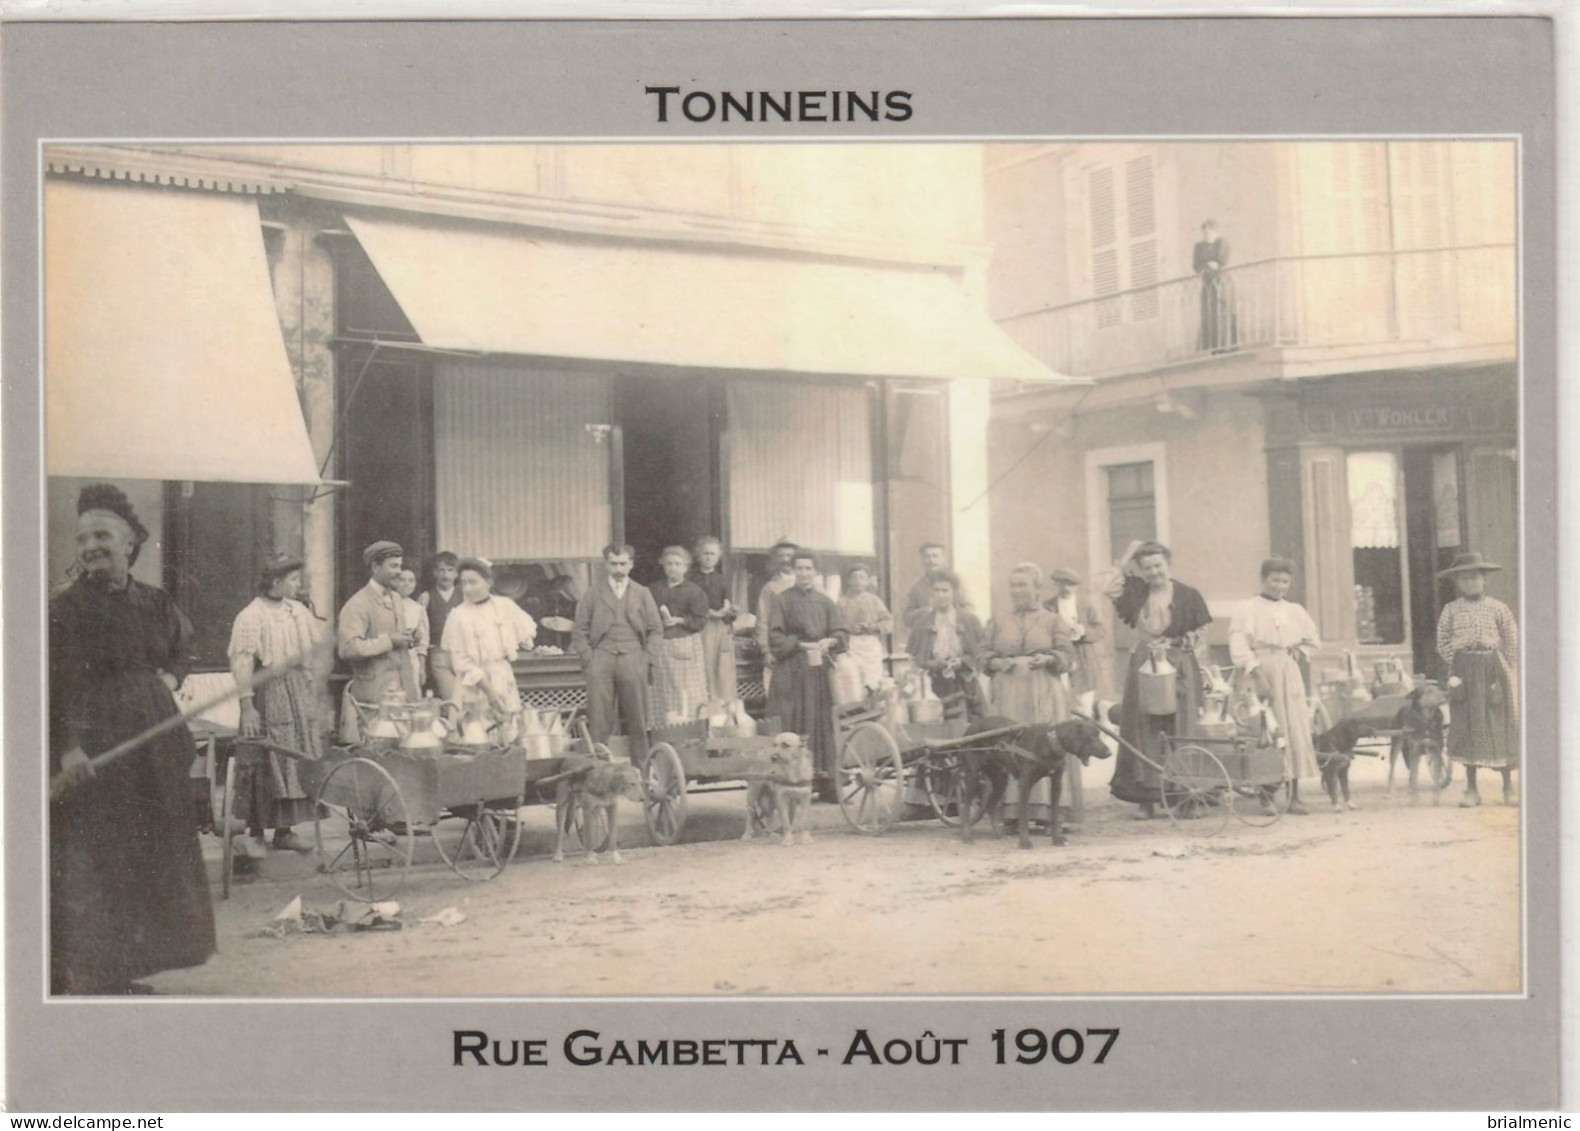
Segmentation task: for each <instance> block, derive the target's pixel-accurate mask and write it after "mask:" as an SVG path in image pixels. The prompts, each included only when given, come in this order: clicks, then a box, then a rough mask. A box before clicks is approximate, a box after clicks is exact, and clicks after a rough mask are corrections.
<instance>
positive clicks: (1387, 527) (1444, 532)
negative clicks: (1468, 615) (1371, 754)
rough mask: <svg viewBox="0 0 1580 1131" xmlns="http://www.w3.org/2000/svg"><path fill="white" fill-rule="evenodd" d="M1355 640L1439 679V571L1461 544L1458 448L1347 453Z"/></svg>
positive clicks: (1444, 594) (1448, 591)
mask: <svg viewBox="0 0 1580 1131" xmlns="http://www.w3.org/2000/svg"><path fill="white" fill-rule="evenodd" d="M1347 465H1348V466H1347V471H1348V479H1349V489H1350V519H1351V545H1352V553H1353V555H1354V558H1353V565H1354V573H1355V636H1356V641H1357V643H1359V644H1361V645H1362V646H1365V647H1372V648H1380V649H1397V651H1398V653H1399V654H1400V655H1401V656H1403V655H1404V654H1405V653H1406V652H1408V653H1409V656H1410V660H1411V663H1412V670H1413V671H1415V672H1418V673H1422V674H1426V675H1434V674H1436V673H1437V618H1438V614H1439V613H1440V612H1441V610H1442V608H1443V605H1444V603H1445V602H1447V601H1449V600H1452V598H1453V585H1452V583H1450V582H1448V581H1444V580H1441V579H1439V578H1438V576H1437V575H1438V572H1439V571H1440V570H1442V569H1445V568H1447V567H1448V566H1449V565H1451V564H1452V563H1453V560H1454V555H1455V554H1457V553H1459V552H1460V550H1461V549H1462V547H1463V546H1464V544H1465V535H1464V531H1465V515H1464V509H1463V507H1464V503H1463V495H1464V492H1463V491H1462V490H1461V483H1462V469H1461V467H1460V459H1459V452H1458V449H1456V448H1452V447H1434V446H1421V447H1408V448H1404V449H1402V450H1395V451H1353V452H1350V453H1349V454H1348V458H1347Z"/></svg>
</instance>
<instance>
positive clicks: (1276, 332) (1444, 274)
mask: <svg viewBox="0 0 1580 1131" xmlns="http://www.w3.org/2000/svg"><path fill="white" fill-rule="evenodd" d="M1514 263H1515V259H1514V245H1513V244H1508V243H1498V244H1481V245H1476V246H1467V247H1445V248H1422V249H1418V250H1407V251H1378V252H1352V253H1345V254H1336V255H1302V256H1290V257H1283V258H1276V259H1262V260H1255V261H1253V262H1249V263H1242V264H1237V265H1235V266H1232V267H1229V268H1226V269H1225V270H1224V271H1222V272H1221V273H1220V275H1219V278H1218V280H1217V282H1216V284H1212V283H1204V282H1203V279H1202V278H1201V277H1199V276H1196V275H1188V276H1184V277H1181V278H1177V279H1169V280H1167V281H1165V282H1161V283H1157V284H1154V285H1152V286H1147V287H1134V288H1132V289H1130V290H1127V291H1118V292H1115V293H1113V294H1109V295H1102V296H1099V297H1096V298H1092V299H1086V300H1084V301H1081V302H1073V303H1067V304H1065V305H1062V306H1053V307H1045V308H1044V309H1042V310H1034V311H1029V312H1027V313H1024V314H1018V315H1013V316H1011V317H1009V318H1006V319H1003V320H1001V322H1000V324H1001V325H1002V326H1003V327H1004V329H1005V330H1006V331H1007V332H1008V333H1009V334H1010V335H1011V336H1012V337H1013V338H1015V340H1016V341H1018V342H1019V343H1020V344H1021V346H1022V347H1024V348H1025V349H1027V350H1029V351H1030V352H1031V353H1032V354H1034V355H1035V356H1036V357H1037V358H1038V359H1040V360H1041V361H1043V362H1044V363H1046V364H1047V365H1049V366H1050V367H1052V368H1053V369H1055V370H1057V371H1058V372H1060V373H1068V374H1070V375H1072V376H1078V377H1103V376H1109V375H1114V374H1120V373H1127V372H1136V371H1144V370H1148V369H1154V368H1158V367H1162V366H1168V365H1176V364H1181V363H1185V362H1192V361H1197V360H1200V359H1203V358H1211V357H1213V356H1214V355H1221V354H1235V353H1242V352H1247V351H1255V350H1264V349H1269V348H1286V349H1287V348H1300V347H1311V346H1330V347H1367V346H1383V347H1393V346H1396V347H1398V348H1399V349H1400V350H1401V351H1403V350H1405V349H1408V348H1411V347H1416V348H1429V349H1430V348H1440V349H1448V348H1454V347H1462V346H1478V345H1491V344H1495V343H1512V342H1513V341H1514V337H1515V311H1514V296H1515V286H1514Z"/></svg>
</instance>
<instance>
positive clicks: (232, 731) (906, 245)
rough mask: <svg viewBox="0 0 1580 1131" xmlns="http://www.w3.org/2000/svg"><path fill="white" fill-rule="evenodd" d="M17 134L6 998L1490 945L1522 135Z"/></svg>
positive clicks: (765, 988) (1511, 710)
mask: <svg viewBox="0 0 1580 1131" xmlns="http://www.w3.org/2000/svg"><path fill="white" fill-rule="evenodd" d="M710 97H711V96H710ZM766 98H767V96H766V95H765V96H764V99H766ZM849 105H850V106H852V107H855V110H854V112H856V113H861V112H862V102H861V99H859V98H855V99H852V100H850V102H849ZM746 107H747V109H748V110H754V109H761V105H760V104H759V105H758V106H756V107H753V106H752V103H751V101H748V102H747V103H746ZM44 158H45V161H46V163H47V167H46V174H45V181H44V231H45V240H46V242H45V296H46V311H45V317H46V328H47V341H46V345H47V351H46V359H45V364H46V379H47V394H48V402H47V419H48V427H49V432H48V444H47V452H48V458H49V461H50V471H51V478H50V483H49V495H48V500H49V532H50V544H49V553H50V579H51V582H52V583H54V584H55V585H57V586H58V591H57V592H55V593H54V595H53V596H52V597H51V600H50V614H49V632H50V637H49V654H50V724H51V757H52V770H53V772H54V778H53V779H52V786H51V795H52V801H51V806H52V808H51V826H50V880H51V891H50V932H51V933H50V940H51V988H52V992H54V993H60V994H79V993H80V994H105V993H112V994H115V993H153V994H173V995H181V996H186V995H209V994H218V995H227V996H229V995H234V996H244V997H250V996H282V997H304V998H311V997H325V996H327V997H343V996H351V997H357V996H381V995H396V996H423V995H439V996H456V995H485V996H486V995H501V994H503V995H558V994H606V993H607V994H619V995H644V994H656V993H683V994H818V995H822V994H842V993H869V994H870V993H889V994H957V993H1046V992H1078V993H1092V992H1098V993H1135V992H1146V993H1163V994H1176V993H1203V992H1208V993H1242V994H1257V993H1269V992H1271V993H1280V994H1282V993H1314V994H1321V993H1333V992H1346V993H1350V992H1367V993H1512V992H1516V991H1518V990H1519V988H1520V986H1521V965H1520V927H1521V907H1520V894H1521V888H1520V824H1519V816H1520V810H1519V804H1520V796H1521V788H1522V778H1521V775H1520V773H1519V768H1520V767H1519V749H1520V742H1519V723H1518V719H1519V694H1518V689H1519V686H1520V678H1519V677H1520V669H1521V663H1520V647H1519V623H1520V619H1521V618H1520V602H1519V576H1520V545H1519V533H1520V531H1519V513H1520V512H1519V494H1518V482H1519V443H1518V428H1517V422H1516V415H1515V410H1516V403H1517V397H1518V356H1517V348H1516V345H1517V334H1516V317H1515V312H1516V306H1515V294H1516V287H1515V280H1516V263H1517V248H1516V240H1515V236H1516V208H1515V204H1516V198H1515V169H1516V146H1515V144H1514V142H1512V141H1510V140H1498V139H1493V140H1461V139H1453V140H1444V139H1410V138H1402V139H1365V140H1345V141H1301V140H1288V141H1259V142H1235V141H1191V142H1156V141H1146V140H1138V141H1134V142H1121V141H1112V142H1104V143H1080V142H1072V143H1059V142H1047V143H1020V144H908V145H859V144H852V145H815V144H809V145H733V146H726V145H700V144H699V145H625V146H606V145H419V144H383V145H317V146H306V145H302V146H258V145H239V144H238V145H231V146H186V145H183V146H174V145H169V146H156V145H141V146H134V145H58V146H49V147H47V148H46V150H45V153H44ZM112 373H113V374H115V379H114V380H113V381H110V380H107V375H109V374H112ZM178 716H179V717H180V718H181V719H182V720H183V722H182V723H171V722H169V721H168V720H173V719H175V718H177V717H178ZM1401 858H1410V859H1414V860H1417V861H1419V863H1420V867H1416V868H1409V869H1400V868H1394V867H1391V866H1386V865H1385V864H1384V862H1386V861H1393V860H1398V859H1401ZM598 865H609V866H608V867H598ZM1360 877H1365V882H1364V883H1359V882H1357V881H1358V879H1359V878H1360ZM1050 899H1057V900H1058V901H1059V902H1060V903H1061V904H1062V905H1064V906H1065V907H1066V908H1068V911H1067V917H1066V919H1065V921H1064V922H1063V923H1062V924H1061V925H1060V926H1059V928H1058V929H1057V930H1053V929H1050V927H1049V926H1048V924H1047V923H1046V922H1045V921H1044V919H1043V917H1042V915H1041V914H1040V913H1039V910H1038V909H1039V908H1040V907H1043V906H1045V905H1046V904H1047V902H1048V901H1049V900H1050ZM1116 921H1124V922H1126V923H1129V924H1131V926H1130V927H1129V930H1128V933H1129V944H1130V945H1129V946H1127V948H1126V950H1125V951H1124V952H1123V953H1120V954H1116V953H1114V952H1113V950H1112V949H1111V948H1109V947H1106V946H1104V945H1103V941H1104V938H1105V937H1106V936H1107V935H1108V933H1109V932H1110V931H1111V929H1112V927H1111V925H1112V924H1113V923H1114V922H1116ZM985 923H992V924H994V925H995V930H996V931H997V933H998V935H999V938H1000V940H1001V942H1002V943H1003V945H1004V947H1005V949H1006V950H1007V951H1008V952H1009V953H1011V954H1012V955H1013V959H1012V960H1010V961H1006V960H1005V954H1004V953H1003V952H1002V951H1000V950H998V949H997V948H994V949H993V950H981V949H977V948H973V947H972V946H971V945H970V944H971V940H972V937H973V936H974V935H975V934H976V932H978V931H979V930H980V929H981V927H982V925H983V924H985ZM386 931H387V932H389V933H383V932H386ZM337 935H338V936H341V937H339V938H334V937H324V936H337ZM522 950H526V951H527V952H530V953H532V954H534V955H535V956H537V958H536V960H535V961H532V962H522V961H521V952H522Z"/></svg>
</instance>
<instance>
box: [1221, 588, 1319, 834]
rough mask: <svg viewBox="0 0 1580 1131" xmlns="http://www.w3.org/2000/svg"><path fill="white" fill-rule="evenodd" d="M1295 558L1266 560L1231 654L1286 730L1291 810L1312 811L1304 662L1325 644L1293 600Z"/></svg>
mask: <svg viewBox="0 0 1580 1131" xmlns="http://www.w3.org/2000/svg"><path fill="white" fill-rule="evenodd" d="M1294 575H1295V563H1294V562H1292V561H1290V560H1289V559H1288V558H1268V559H1267V560H1266V561H1265V562H1263V563H1262V592H1261V593H1260V594H1259V595H1257V596H1255V597H1252V598H1251V599H1250V600H1249V601H1247V602H1245V604H1243V605H1241V606H1240V609H1239V611H1238V612H1236V613H1235V614H1234V618H1233V619H1232V620H1231V621H1230V622H1229V658H1230V659H1231V660H1233V661H1234V666H1235V668H1236V669H1238V671H1239V672H1240V673H1241V674H1242V675H1243V676H1245V677H1246V678H1248V679H1249V680H1250V681H1251V686H1252V688H1253V689H1254V690H1255V692H1256V694H1257V695H1258V696H1259V697H1260V698H1261V699H1263V700H1264V701H1266V702H1267V703H1268V704H1270V705H1271V706H1272V708H1273V716H1274V717H1275V718H1276V719H1277V720H1278V725H1279V728H1280V729H1281V730H1282V731H1283V733H1284V776H1285V778H1286V779H1288V781H1289V789H1290V793H1289V797H1290V800H1289V812H1291V813H1294V814H1297V815H1300V814H1304V813H1306V812H1307V811H1308V810H1307V809H1306V807H1305V806H1304V805H1303V804H1301V802H1300V782H1301V781H1302V780H1303V779H1305V780H1309V779H1311V778H1315V777H1318V776H1319V775H1320V773H1321V771H1320V770H1319V769H1318V768H1317V752H1316V747H1315V746H1314V745H1313V743H1312V739H1311V705H1310V702H1309V700H1308V699H1307V696H1306V680H1305V676H1304V675H1302V674H1301V671H1300V664H1299V661H1300V660H1301V659H1305V660H1310V658H1311V656H1312V654H1313V653H1314V652H1316V650H1317V648H1318V647H1320V646H1321V641H1320V640H1318V639H1317V625H1316V622H1315V621H1313V620H1312V619H1311V614H1310V613H1308V612H1306V610H1305V608H1304V607H1302V606H1301V605H1297V604H1296V603H1295V602H1293V601H1291V600H1289V599H1288V596H1287V594H1288V593H1289V587H1290V585H1291V584H1292V583H1293V582H1294Z"/></svg>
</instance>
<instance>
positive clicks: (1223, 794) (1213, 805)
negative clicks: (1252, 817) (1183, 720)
mask: <svg viewBox="0 0 1580 1131" xmlns="http://www.w3.org/2000/svg"><path fill="white" fill-rule="evenodd" d="M1162 778H1163V783H1162V785H1163V804H1164V805H1165V806H1166V807H1167V808H1168V811H1169V817H1170V819H1172V820H1173V822H1174V823H1175V824H1176V825H1178V826H1179V827H1180V829H1181V830H1183V831H1184V832H1187V833H1189V834H1190V835H1191V836H1199V837H1209V836H1216V835H1217V834H1218V833H1221V832H1222V831H1223V828H1224V826H1225V825H1226V824H1228V823H1229V811H1230V809H1231V808H1232V803H1231V799H1232V798H1233V797H1234V785H1233V783H1232V782H1231V781H1230V780H1229V771H1228V770H1226V769H1224V765H1223V763H1222V762H1220V761H1219V760H1218V756H1217V755H1216V754H1214V753H1213V752H1212V751H1211V750H1208V749H1206V748H1205V747H1201V746H1176V747H1174V748H1173V749H1172V750H1170V751H1169V752H1168V754H1167V756H1165V757H1164V759H1163V774H1162Z"/></svg>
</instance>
